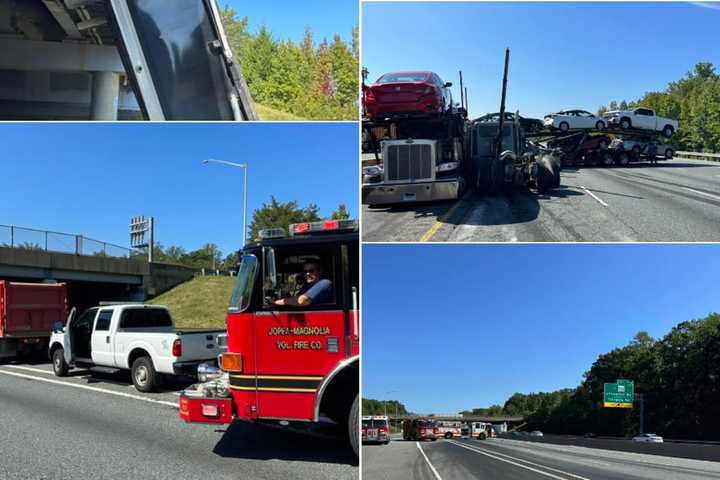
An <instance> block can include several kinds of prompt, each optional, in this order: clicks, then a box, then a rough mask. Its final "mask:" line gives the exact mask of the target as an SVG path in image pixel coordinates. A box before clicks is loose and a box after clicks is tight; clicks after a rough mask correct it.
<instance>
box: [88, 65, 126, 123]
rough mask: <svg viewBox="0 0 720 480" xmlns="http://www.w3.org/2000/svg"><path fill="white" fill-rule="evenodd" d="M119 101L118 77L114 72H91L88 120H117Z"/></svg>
mask: <svg viewBox="0 0 720 480" xmlns="http://www.w3.org/2000/svg"><path fill="white" fill-rule="evenodd" d="M119 100H120V75H118V74H117V73H115V72H93V74H92V92H91V98H90V120H105V121H115V120H117V117H118V102H119Z"/></svg>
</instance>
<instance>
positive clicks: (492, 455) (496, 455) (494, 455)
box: [450, 440, 590, 480]
mask: <svg viewBox="0 0 720 480" xmlns="http://www.w3.org/2000/svg"><path fill="white" fill-rule="evenodd" d="M450 443H452V444H455V445H457V446H458V447H462V448H466V449H468V450H470V451H473V452H476V453H479V454H481V455H487V456H488V457H490V458H494V459H495V460H500V461H501V462H507V463H510V464H512V465H515V466H516V467H520V468H525V469H527V470H530V471H533V472H535V473H539V474H540V475H545V476H546V477H550V478H554V479H556V480H567V479H566V478H564V477H558V476H557V475H553V474H552V473H549V472H545V471H543V470H538V469H536V468H532V467H529V466H527V465H523V464H522V463H518V462H523V463H527V464H528V465H534V466H536V467H540V468H544V469H545V470H550V471H552V472H557V473H560V474H562V475H565V476H568V477H571V478H577V479H578V480H590V479H589V478H587V477H581V476H580V475H575V474H573V473H569V472H565V471H563V470H558V469H557V468H551V467H547V466H545V465H541V464H539V463H534V462H530V461H528V460H523V459H522V458H517V457H512V456H510V455H506V454H504V453H498V452H493V453H488V452H487V451H485V450H483V449H479V448H473V447H471V446H469V445H464V444H462V443H460V442H456V441H454V440H450ZM499 455H502V456H503V457H507V458H512V459H513V460H516V461H513V460H508V459H507V458H502V457H500V456H499Z"/></svg>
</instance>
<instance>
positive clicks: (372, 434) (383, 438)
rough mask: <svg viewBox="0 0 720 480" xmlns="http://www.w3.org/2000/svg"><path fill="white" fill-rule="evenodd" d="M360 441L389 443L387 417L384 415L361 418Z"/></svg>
mask: <svg viewBox="0 0 720 480" xmlns="http://www.w3.org/2000/svg"><path fill="white" fill-rule="evenodd" d="M361 429H362V441H363V443H365V442H379V443H384V444H385V445H387V444H388V443H390V427H389V425H388V417H387V416H385V415H371V416H363V417H362V427H361Z"/></svg>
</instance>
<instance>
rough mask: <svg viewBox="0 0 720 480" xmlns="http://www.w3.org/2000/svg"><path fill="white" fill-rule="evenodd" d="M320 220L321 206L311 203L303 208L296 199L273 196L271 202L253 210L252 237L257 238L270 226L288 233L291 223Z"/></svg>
mask: <svg viewBox="0 0 720 480" xmlns="http://www.w3.org/2000/svg"><path fill="white" fill-rule="evenodd" d="M318 220H320V215H319V208H318V206H317V205H315V204H313V203H311V204H309V205H308V206H306V207H304V208H301V207H299V206H298V203H297V202H295V201H290V202H286V203H283V202H279V201H278V200H277V199H276V198H275V197H271V199H270V203H264V204H263V206H262V207H260V208H258V209H257V210H255V211H254V212H253V217H252V221H251V222H250V238H257V235H258V233H259V232H260V230H263V229H269V228H282V229H283V230H285V231H286V232H287V233H289V232H288V230H287V228H288V226H289V225H290V224H291V223H300V222H317V221H318Z"/></svg>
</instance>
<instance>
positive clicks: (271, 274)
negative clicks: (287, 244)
mask: <svg viewBox="0 0 720 480" xmlns="http://www.w3.org/2000/svg"><path fill="white" fill-rule="evenodd" d="M265 271H266V272H267V276H268V280H269V281H270V287H271V288H272V289H273V290H274V289H276V288H277V270H276V268H275V250H274V249H273V248H272V247H267V248H266V249H265Z"/></svg>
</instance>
